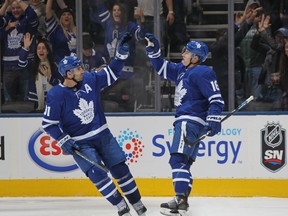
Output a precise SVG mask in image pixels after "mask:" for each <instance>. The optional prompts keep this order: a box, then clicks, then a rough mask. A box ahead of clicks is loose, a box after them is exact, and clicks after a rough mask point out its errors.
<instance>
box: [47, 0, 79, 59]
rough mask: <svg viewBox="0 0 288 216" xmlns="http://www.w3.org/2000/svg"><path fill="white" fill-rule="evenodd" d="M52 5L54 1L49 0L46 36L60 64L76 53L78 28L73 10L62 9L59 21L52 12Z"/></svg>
mask: <svg viewBox="0 0 288 216" xmlns="http://www.w3.org/2000/svg"><path fill="white" fill-rule="evenodd" d="M52 3H53V0H47V3H46V36H47V39H48V40H49V41H50V43H51V44H52V51H53V56H54V58H55V61H56V63H58V62H59V61H60V60H61V59H63V58H64V57H65V56H69V55H71V53H76V26H75V23H74V19H73V11H72V9H70V8H64V9H62V11H61V15H60V20H58V19H57V17H56V15H55V14H54V13H53V11H52Z"/></svg>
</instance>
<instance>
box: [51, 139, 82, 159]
mask: <svg viewBox="0 0 288 216" xmlns="http://www.w3.org/2000/svg"><path fill="white" fill-rule="evenodd" d="M57 145H58V146H59V147H60V148H61V149H62V150H63V152H64V153H65V154H67V155H69V154H70V155H73V154H74V149H76V150H80V148H79V146H78V145H77V143H76V142H75V141H74V140H73V139H71V137H70V136H69V135H63V136H60V137H59V138H58V143H57Z"/></svg>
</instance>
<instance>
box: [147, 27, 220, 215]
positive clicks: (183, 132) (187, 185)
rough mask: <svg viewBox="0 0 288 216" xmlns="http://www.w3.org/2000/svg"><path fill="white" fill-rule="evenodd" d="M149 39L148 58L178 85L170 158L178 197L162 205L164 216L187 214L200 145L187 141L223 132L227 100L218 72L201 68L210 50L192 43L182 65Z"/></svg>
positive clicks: (194, 42) (164, 76)
mask: <svg viewBox="0 0 288 216" xmlns="http://www.w3.org/2000/svg"><path fill="white" fill-rule="evenodd" d="M145 39H146V40H147V46H146V51H147V55H148V57H149V58H150V62H151V64H152V65H153V67H154V69H155V71H156V72H157V73H158V75H160V77H162V78H164V79H168V80H171V81H174V82H175V85H176V89H175V99H174V105H175V107H176V114H175V121H174V137H173V142H172V146H171V148H170V159H169V164H170V166H171V168H172V179H173V185H174V191H175V197H174V198H173V200H172V201H169V202H168V203H162V204H161V213H162V214H164V215H170V216H176V215H177V216H179V215H185V214H186V212H187V211H188V207H189V204H188V196H189V194H190V192H191V189H192V183H193V179H192V175H191V172H190V167H191V165H192V163H193V162H194V161H195V160H196V157H197V152H198V148H199V143H198V144H196V145H194V146H193V147H190V146H189V145H185V142H184V140H186V139H187V140H188V141H189V142H193V141H194V140H196V139H197V138H198V137H199V136H201V135H202V134H203V133H206V132H208V131H210V132H209V134H208V136H213V135H215V134H216V133H218V132H220V130H221V117H220V114H221V112H222V109H223V107H224V101H223V99H222V96H221V93H220V90H219V87H218V84H217V80H216V74H215V72H214V71H213V70H212V69H211V68H210V67H208V66H205V65H200V64H201V63H203V62H204V61H205V60H206V58H207V56H208V48H207V46H206V45H205V44H204V43H203V42H198V41H190V42H188V43H187V45H186V46H185V47H184V49H183V52H182V62H181V63H178V64H175V63H172V62H169V61H167V60H165V59H163V58H162V57H161V51H160V49H159V42H158V40H157V39H156V38H155V37H154V36H153V35H152V34H150V33H147V34H146V38H145Z"/></svg>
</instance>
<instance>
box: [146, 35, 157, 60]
mask: <svg viewBox="0 0 288 216" xmlns="http://www.w3.org/2000/svg"><path fill="white" fill-rule="evenodd" d="M145 40H146V42H147V43H146V51H147V55H148V57H149V58H157V57H159V56H160V55H161V50H160V45H159V41H158V40H157V39H156V38H155V36H154V35H153V34H150V33H146V34H145Z"/></svg>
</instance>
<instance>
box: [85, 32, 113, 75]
mask: <svg viewBox="0 0 288 216" xmlns="http://www.w3.org/2000/svg"><path fill="white" fill-rule="evenodd" d="M82 38H83V65H84V69H85V70H86V71H90V72H92V71H98V69H99V68H102V67H103V66H106V65H107V63H106V60H105V58H104V57H103V55H102V53H100V52H99V51H98V50H96V48H95V47H94V43H93V41H92V39H91V36H90V35H89V33H88V32H85V33H83V37H82Z"/></svg>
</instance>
